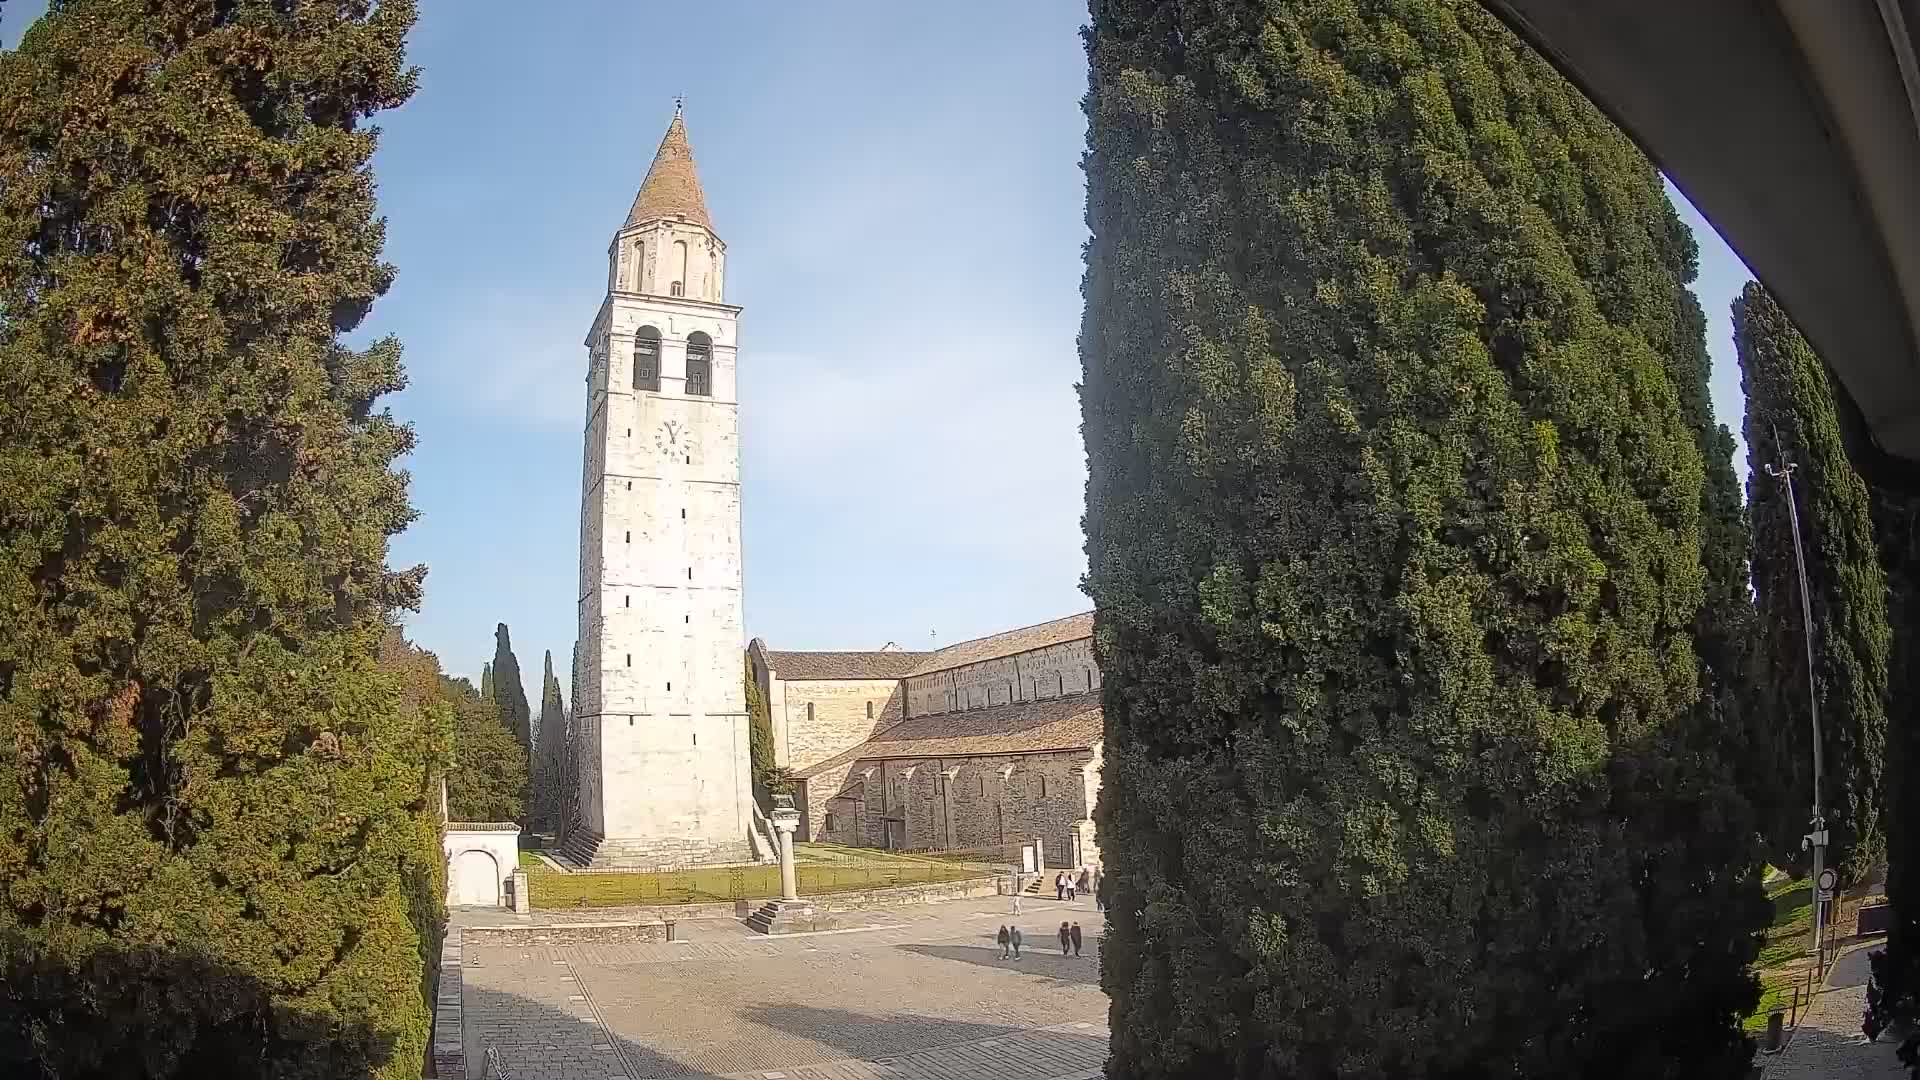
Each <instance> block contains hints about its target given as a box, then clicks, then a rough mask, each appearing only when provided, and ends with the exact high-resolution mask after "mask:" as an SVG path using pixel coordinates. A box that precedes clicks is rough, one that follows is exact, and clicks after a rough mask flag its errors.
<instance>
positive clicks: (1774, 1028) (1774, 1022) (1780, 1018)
mask: <svg viewBox="0 0 1920 1080" xmlns="http://www.w3.org/2000/svg"><path fill="white" fill-rule="evenodd" d="M1786 1025H1787V1014H1786V1013H1784V1012H1781V1011H1780V1010H1779V1009H1775V1010H1773V1011H1772V1012H1770V1013H1768V1014H1767V1042H1766V1046H1765V1047H1764V1048H1763V1052H1765V1053H1768V1054H1777V1053H1779V1052H1780V1043H1781V1042H1782V1041H1783V1039H1784V1037H1785V1031H1786Z"/></svg>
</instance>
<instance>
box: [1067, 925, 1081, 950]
mask: <svg viewBox="0 0 1920 1080" xmlns="http://www.w3.org/2000/svg"><path fill="white" fill-rule="evenodd" d="M1069 936H1070V937H1072V938H1073V955H1075V956H1079V955H1080V924H1079V923H1074V924H1073V931H1072V932H1071V934H1070V935H1069Z"/></svg>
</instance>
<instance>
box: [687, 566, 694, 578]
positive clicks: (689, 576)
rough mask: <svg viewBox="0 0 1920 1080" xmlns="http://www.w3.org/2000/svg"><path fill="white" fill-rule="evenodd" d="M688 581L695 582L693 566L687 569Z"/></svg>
mask: <svg viewBox="0 0 1920 1080" xmlns="http://www.w3.org/2000/svg"><path fill="white" fill-rule="evenodd" d="M687 580H688V581H692V580H693V567H691V566H689V567H687Z"/></svg>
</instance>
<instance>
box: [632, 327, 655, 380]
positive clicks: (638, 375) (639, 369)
mask: <svg viewBox="0 0 1920 1080" xmlns="http://www.w3.org/2000/svg"><path fill="white" fill-rule="evenodd" d="M633 388H634V389H635V390H659V389H660V331H658V330H656V329H654V328H653V327H651V326H643V327H641V328H640V329H639V330H638V331H636V332H635V333H634V335H633Z"/></svg>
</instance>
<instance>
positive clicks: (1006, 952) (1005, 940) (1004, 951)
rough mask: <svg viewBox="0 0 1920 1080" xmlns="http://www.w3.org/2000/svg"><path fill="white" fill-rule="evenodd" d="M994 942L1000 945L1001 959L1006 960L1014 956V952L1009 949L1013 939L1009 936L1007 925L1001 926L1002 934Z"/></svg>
mask: <svg viewBox="0 0 1920 1080" xmlns="http://www.w3.org/2000/svg"><path fill="white" fill-rule="evenodd" d="M993 940H995V941H997V942H999V943H1000V959H1002V960H1005V959H1006V958H1007V957H1009V956H1012V955H1013V950H1011V949H1009V948H1008V947H1007V946H1008V944H1009V943H1010V942H1011V941H1012V938H1011V937H1009V936H1008V934H1007V926H1006V924H1005V923H1001V924H1000V933H999V934H997V935H995V936H994V939H993Z"/></svg>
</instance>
